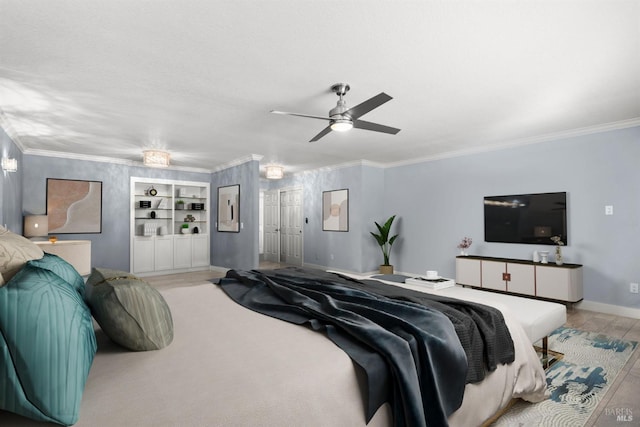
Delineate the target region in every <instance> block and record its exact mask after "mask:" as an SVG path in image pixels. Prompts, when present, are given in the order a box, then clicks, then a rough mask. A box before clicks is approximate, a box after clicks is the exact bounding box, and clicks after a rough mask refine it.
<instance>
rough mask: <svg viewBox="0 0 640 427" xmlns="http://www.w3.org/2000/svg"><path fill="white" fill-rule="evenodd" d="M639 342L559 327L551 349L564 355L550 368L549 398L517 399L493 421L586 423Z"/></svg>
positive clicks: (506, 426)
mask: <svg viewBox="0 0 640 427" xmlns="http://www.w3.org/2000/svg"><path fill="white" fill-rule="evenodd" d="M637 346H638V343H637V342H635V341H626V340H620V339H614V338H610V337H607V336H606V335H602V334H597V333H593V332H585V331H580V330H577V329H571V328H559V329H557V330H555V331H554V332H553V333H552V334H551V335H550V336H549V348H551V349H553V350H555V351H558V352H561V353H564V358H563V359H562V360H560V361H559V362H557V363H555V364H554V365H553V366H551V367H550V368H549V369H547V387H548V390H549V393H550V397H549V399H547V400H545V401H544V402H540V403H536V404H532V403H528V402H523V401H517V402H516V403H515V404H514V405H513V406H512V407H511V408H510V409H509V410H508V411H507V412H506V413H505V414H503V415H502V416H501V417H500V418H499V419H498V420H497V421H496V422H495V423H494V424H492V425H493V426H496V427H511V426H519V427H525V426H536V427H538V426H545V427H547V426H549V427H552V426H558V427H566V426H575V427H579V426H583V425H584V424H585V423H586V422H587V420H588V419H589V417H590V416H591V414H592V413H593V411H594V410H595V409H596V407H597V406H598V403H599V402H600V401H601V400H602V398H603V396H604V395H605V393H606V392H607V390H608V388H609V386H610V385H611V384H612V383H613V381H614V380H615V378H616V377H617V375H618V374H619V373H620V370H621V369H622V367H623V366H624V365H625V363H626V362H627V360H629V358H630V357H631V355H632V354H633V352H634V351H635V350H636V348H637Z"/></svg>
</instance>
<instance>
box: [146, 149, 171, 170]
mask: <svg viewBox="0 0 640 427" xmlns="http://www.w3.org/2000/svg"><path fill="white" fill-rule="evenodd" d="M170 157H171V155H170V154H169V153H167V152H166V151H160V150H145V151H143V152H142V162H143V163H144V165H145V166H150V167H152V168H168V167H169V160H170Z"/></svg>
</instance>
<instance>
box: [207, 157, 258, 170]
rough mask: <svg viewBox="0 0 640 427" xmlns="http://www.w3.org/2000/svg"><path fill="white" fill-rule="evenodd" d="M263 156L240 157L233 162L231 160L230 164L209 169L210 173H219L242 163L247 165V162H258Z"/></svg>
mask: <svg viewBox="0 0 640 427" xmlns="http://www.w3.org/2000/svg"><path fill="white" fill-rule="evenodd" d="M263 157H264V156H263V155H261V154H249V155H248V156H244V157H240V158H237V159H235V160H231V161H230V162H227V163H223V164H221V165H218V166H216V167H215V168H213V169H211V171H210V172H219V171H222V170H225V169H229V168H232V167H234V166H240V165H242V164H244V163H248V162H253V161H258V162H259V161H260V160H262V158H263Z"/></svg>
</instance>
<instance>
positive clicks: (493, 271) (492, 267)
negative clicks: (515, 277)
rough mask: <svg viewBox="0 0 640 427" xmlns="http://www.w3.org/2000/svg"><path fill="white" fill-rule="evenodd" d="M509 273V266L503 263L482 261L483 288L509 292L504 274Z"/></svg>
mask: <svg viewBox="0 0 640 427" xmlns="http://www.w3.org/2000/svg"><path fill="white" fill-rule="evenodd" d="M506 271H507V264H506V263H505V262H502V261H484V260H483V261H482V287H483V288H487V289H495V290H498V291H506V290H507V282H506V281H505V279H504V276H503V273H506Z"/></svg>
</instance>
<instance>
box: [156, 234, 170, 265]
mask: <svg viewBox="0 0 640 427" xmlns="http://www.w3.org/2000/svg"><path fill="white" fill-rule="evenodd" d="M172 268H173V236H156V238H155V270H156V271H160V270H171V269H172Z"/></svg>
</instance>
